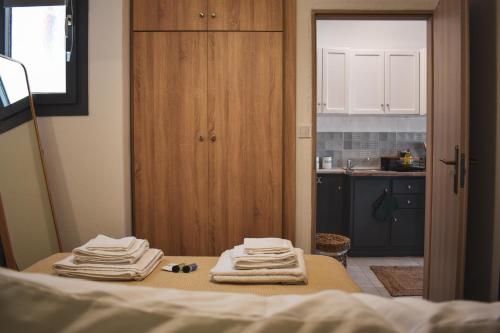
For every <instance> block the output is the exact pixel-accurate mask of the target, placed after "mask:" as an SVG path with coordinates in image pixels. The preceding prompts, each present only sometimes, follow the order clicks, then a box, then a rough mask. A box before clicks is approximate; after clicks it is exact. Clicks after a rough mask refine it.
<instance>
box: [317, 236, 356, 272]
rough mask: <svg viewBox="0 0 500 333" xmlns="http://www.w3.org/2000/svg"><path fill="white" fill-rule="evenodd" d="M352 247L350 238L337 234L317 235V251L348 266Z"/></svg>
mask: <svg viewBox="0 0 500 333" xmlns="http://www.w3.org/2000/svg"><path fill="white" fill-rule="evenodd" d="M350 247H351V240H350V239H349V238H348V237H345V236H342V235H337V234H324V233H318V234H316V249H317V250H318V251H317V253H318V254H322V255H327V256H330V257H333V258H335V259H337V260H338V261H340V262H341V263H342V264H343V265H344V266H347V252H348V251H349V249H350Z"/></svg>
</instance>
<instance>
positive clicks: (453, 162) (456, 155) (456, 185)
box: [439, 146, 465, 194]
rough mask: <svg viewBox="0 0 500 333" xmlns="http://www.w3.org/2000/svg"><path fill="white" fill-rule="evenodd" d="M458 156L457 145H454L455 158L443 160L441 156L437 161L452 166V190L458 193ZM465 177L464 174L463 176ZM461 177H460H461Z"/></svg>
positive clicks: (458, 149)
mask: <svg viewBox="0 0 500 333" xmlns="http://www.w3.org/2000/svg"><path fill="white" fill-rule="evenodd" d="M459 156H460V148H459V147H458V146H455V160H453V161H449V160H445V159H443V158H441V159H440V160H439V161H440V162H441V163H443V164H445V165H450V166H451V165H452V166H453V167H454V169H455V170H454V171H455V172H454V176H453V192H454V193H455V194H458V177H459V173H458V169H459V167H460V165H459V163H460V162H459V158H460V157H459ZM460 169H462V170H464V168H460ZM464 177H465V176H464ZM461 178H462V177H461Z"/></svg>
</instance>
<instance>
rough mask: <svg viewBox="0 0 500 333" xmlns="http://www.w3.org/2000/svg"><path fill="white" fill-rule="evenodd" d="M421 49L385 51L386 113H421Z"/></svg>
mask: <svg viewBox="0 0 500 333" xmlns="http://www.w3.org/2000/svg"><path fill="white" fill-rule="evenodd" d="M419 58H420V57H419V51H385V113H387V114H420V108H419V105H420V94H419V91H420V66H419V64H420V60H419Z"/></svg>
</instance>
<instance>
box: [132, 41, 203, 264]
mask: <svg viewBox="0 0 500 333" xmlns="http://www.w3.org/2000/svg"><path fill="white" fill-rule="evenodd" d="M133 38H134V40H133V45H134V57H133V100H134V103H133V117H134V122H133V123H134V124H133V131H134V133H133V137H134V139H133V140H134V180H135V182H134V185H135V188H134V190H135V191H134V203H135V211H134V217H135V228H136V229H135V231H136V234H137V236H138V237H141V238H147V239H148V240H149V241H150V242H151V246H152V247H157V248H161V249H162V250H164V251H165V254H166V255H210V254H213V253H212V252H210V251H209V246H208V242H209V237H207V235H208V225H207V221H208V197H207V195H208V164H207V161H208V143H207V140H206V135H207V133H206V128H207V33H206V32H154V33H149V32H136V33H134V37H133ZM200 136H201V137H203V138H204V141H200Z"/></svg>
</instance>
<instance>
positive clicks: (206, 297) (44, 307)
mask: <svg viewBox="0 0 500 333" xmlns="http://www.w3.org/2000/svg"><path fill="white" fill-rule="evenodd" d="M54 259H55V258H54ZM313 260H314V257H313ZM320 260H321V259H320ZM199 261H200V262H201V260H199ZM323 262H324V261H323ZM313 274H315V273H313ZM169 276H170V275H169ZM153 277H154V276H153ZM185 277H187V278H189V279H193V278H194V275H193V276H187V275H186V276H185ZM144 283H147V281H146V282H144ZM259 288H260V287H259ZM306 289H307V287H306V288H303V290H306ZM294 290H299V289H294ZM268 293H269V291H268ZM0 309H1V310H0V323H2V326H1V327H2V332H41V333H44V332H47V333H49V332H50V333H52V332H71V333H76V332H78V333H80V332H81V333H83V332H92V333H101V332H103V333H104V332H106V333H110V332H117V333H124V332H151V333H154V332H170V333H186V332H200V333H205V332H217V333H234V332H245V333H263V332H273V333H290V332H295V333H319V332H321V333H323V332H353V333H354V332H419V333H424V332H425V333H427V332H429V333H430V332H460V333H465V332H467V333H469V332H470V333H476V332H482V333H483V332H492V333H497V332H500V303H493V304H485V303H476V302H463V301H462V302H447V303H431V302H427V301H424V300H419V299H412V298H404V299H389V298H383V297H380V296H374V295H368V294H361V293H346V292H343V291H339V290H326V291H322V292H319V293H314V294H307V295H274V296H268V297H263V296H259V295H251V294H245V293H228V292H210V291H209V292H202V291H186V290H178V289H166V288H150V287H141V286H131V285H128V284H126V283H98V282H93V281H85V280H80V279H68V278H61V277H57V276H53V275H49V274H32V273H24V272H23V273H20V272H16V271H12V270H6V269H1V268H0Z"/></svg>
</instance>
